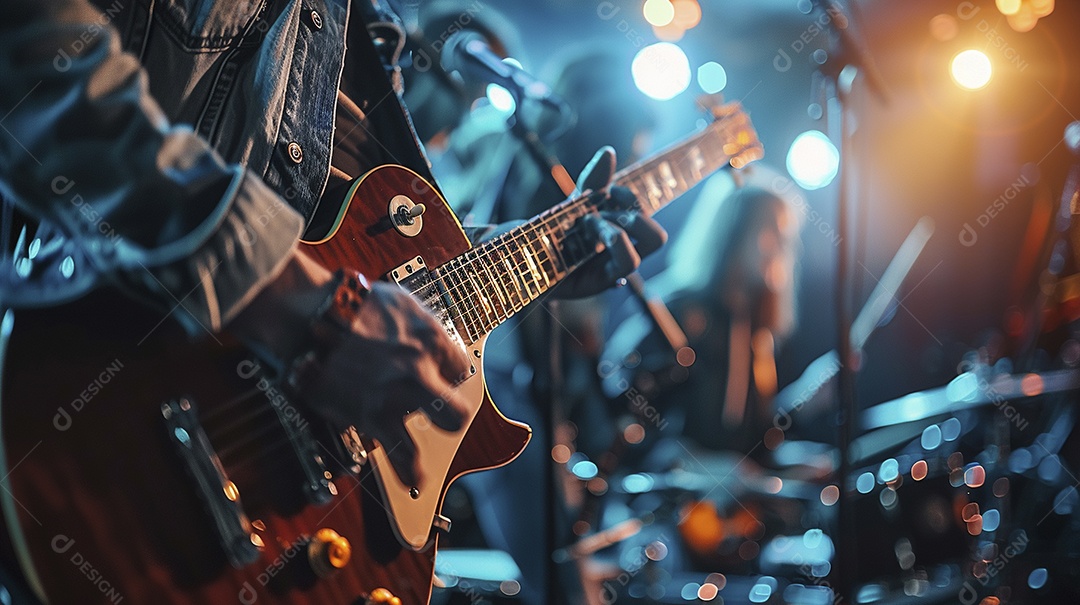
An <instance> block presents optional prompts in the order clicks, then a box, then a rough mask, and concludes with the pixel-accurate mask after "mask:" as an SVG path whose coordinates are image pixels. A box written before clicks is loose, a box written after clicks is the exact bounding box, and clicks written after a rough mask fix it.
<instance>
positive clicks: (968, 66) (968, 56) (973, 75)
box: [952, 49, 994, 90]
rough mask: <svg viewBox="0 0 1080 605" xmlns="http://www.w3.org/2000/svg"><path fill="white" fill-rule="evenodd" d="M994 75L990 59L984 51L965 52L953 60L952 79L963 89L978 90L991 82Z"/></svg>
mask: <svg viewBox="0 0 1080 605" xmlns="http://www.w3.org/2000/svg"><path fill="white" fill-rule="evenodd" d="M993 73H994V68H993V67H992V66H991V65H990V58H989V57H987V56H986V54H985V53H983V52H982V51H978V50H973V49H972V50H965V51H963V52H961V53H959V54H957V55H956V57H954V58H953V61H952V77H953V80H955V81H956V83H957V84H958V85H959V86H960V87H961V88H966V89H968V90H978V89H980V88H982V87H983V86H986V85H987V84H988V83H989V82H990V77H991V76H992V75H993Z"/></svg>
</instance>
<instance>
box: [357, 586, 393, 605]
mask: <svg viewBox="0 0 1080 605" xmlns="http://www.w3.org/2000/svg"><path fill="white" fill-rule="evenodd" d="M364 605H401V599H399V598H397V597H395V596H394V593H392V592H390V591H389V590H387V589H385V588H376V589H375V590H373V591H371V593H370V594H368V596H367V599H365V600H364Z"/></svg>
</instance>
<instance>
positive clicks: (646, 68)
mask: <svg viewBox="0 0 1080 605" xmlns="http://www.w3.org/2000/svg"><path fill="white" fill-rule="evenodd" d="M630 72H631V74H632V75H633V77H634V84H635V85H636V86H637V87H638V90H640V91H641V92H643V93H645V94H646V95H648V96H650V97H652V98H654V99H658V100H660V101H666V100H668V99H670V98H672V97H674V96H675V95H677V94H679V93H681V92H682V91H684V90H686V88H687V87H688V86H690V79H691V76H690V60H689V59H687V58H686V53H684V52H683V50H682V49H681V48H679V47H678V46H676V45H674V44H671V43H670V42H657V43H656V44H650V45H649V46H646V47H645V48H643V49H641V50H640V51H638V53H637V55H636V56H635V57H634V62H633V64H632V65H631V66H630Z"/></svg>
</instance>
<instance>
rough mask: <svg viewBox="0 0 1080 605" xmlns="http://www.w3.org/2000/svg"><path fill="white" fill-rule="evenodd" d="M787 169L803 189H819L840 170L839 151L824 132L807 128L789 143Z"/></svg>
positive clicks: (829, 181) (830, 180)
mask: <svg viewBox="0 0 1080 605" xmlns="http://www.w3.org/2000/svg"><path fill="white" fill-rule="evenodd" d="M787 169H788V173H789V174H790V175H791V178H793V179H795V182H796V183H798V184H799V186H800V187H802V188H803V189H807V190H813V189H821V188H822V187H825V186H826V185H828V184H829V183H831V182H832V181H833V179H835V178H836V174H837V172H838V171H839V170H840V152H839V151H837V149H836V145H833V143H832V141H830V140H829V137H827V136H825V134H824V133H822V132H821V131H819V130H808V131H806V132H804V133H802V134H800V135H799V136H797V137H795V141H794V142H792V143H791V149H789V150H788V154H787Z"/></svg>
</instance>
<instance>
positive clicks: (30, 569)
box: [0, 104, 762, 605]
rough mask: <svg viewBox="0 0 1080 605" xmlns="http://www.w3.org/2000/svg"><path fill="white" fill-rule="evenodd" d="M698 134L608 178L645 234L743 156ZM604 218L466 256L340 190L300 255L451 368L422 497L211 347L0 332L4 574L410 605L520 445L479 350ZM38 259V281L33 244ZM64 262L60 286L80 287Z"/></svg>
mask: <svg viewBox="0 0 1080 605" xmlns="http://www.w3.org/2000/svg"><path fill="white" fill-rule="evenodd" d="M713 112H714V116H715V120H714V121H713V122H712V123H711V124H710V125H709V126H707V127H706V128H705V129H703V130H702V131H700V132H698V133H696V134H694V135H693V136H691V137H690V138H689V139H687V140H686V141H684V142H682V143H680V144H677V145H674V146H672V147H670V148H668V149H667V150H666V151H664V152H662V153H660V154H658V155H657V156H655V157H653V158H651V159H647V160H644V161H642V162H639V163H637V164H635V165H633V166H631V167H629V168H626V169H625V170H622V171H620V172H619V173H618V174H617V175H616V180H615V182H616V184H618V185H622V186H625V187H628V188H629V189H631V190H632V191H633V192H634V193H635V194H636V195H637V197H638V200H639V203H640V205H641V210H642V211H643V212H645V213H646V214H652V213H654V212H656V211H657V210H659V209H660V208H661V207H663V206H664V205H666V204H667V203H669V202H671V201H672V200H674V199H675V198H676V197H678V196H679V195H681V194H682V193H684V192H685V191H687V190H688V189H690V188H691V187H693V186H694V185H695V184H696V183H698V182H699V181H701V180H702V179H704V178H705V177H707V176H708V175H710V174H711V173H713V172H715V171H716V170H719V169H720V168H722V167H724V166H726V165H728V164H730V165H732V166H734V167H736V168H741V167H742V166H743V165H745V164H746V163H748V162H750V161H752V160H755V159H757V158H759V157H760V156H761V153H762V150H761V145H760V144H759V142H758V140H757V135H756V134H755V132H754V129H753V127H752V125H751V123H750V121H749V118H748V117H747V115H746V114H745V113H744V112H743V111H742V109H741V108H740V107H739V106H738V105H737V104H729V105H725V106H723V107H720V108H716V109H714V110H713ZM605 203H606V200H605V196H603V195H598V194H592V193H589V192H586V193H585V194H584V195H582V196H580V197H577V198H575V199H570V200H567V201H564V202H563V203H561V204H559V205H557V206H555V207H553V208H551V209H549V210H547V211H546V212H544V213H543V214H540V215H539V216H537V217H535V218H534V219H532V220H531V221H528V222H527V223H524V224H522V225H520V226H518V227H516V228H514V229H512V230H510V231H509V232H506V233H504V234H502V235H500V236H498V237H496V238H493V239H492V240H490V241H487V242H484V243H483V244H480V245H476V246H472V245H471V244H470V242H469V240H468V238H467V237H466V236H465V234H464V232H463V231H462V229H461V227H460V225H459V224H458V222H457V219H456V218H455V216H454V214H453V213H452V211H451V210H450V208H449V206H447V204H446V203H445V201H444V200H443V199H442V197H441V196H440V194H439V193H438V192H437V191H436V189H434V188H433V187H432V186H431V185H430V184H429V183H427V182H426V181H425V180H424V179H423V178H421V177H419V176H418V175H416V174H415V173H413V172H412V171H410V170H408V169H406V168H403V167H401V166H382V167H380V168H377V169H375V170H372V171H371V172H369V173H367V174H366V175H364V176H363V177H361V178H359V179H357V180H356V181H355V182H354V183H353V184H352V187H351V189H350V190H349V192H348V195H347V197H346V199H345V201H344V203H343V205H342V206H341V211H340V213H339V214H338V215H337V219H336V221H335V222H334V224H333V228H332V229H331V231H330V232H329V234H328V235H327V236H326V237H325V238H323V239H321V240H319V241H310V242H304V243H303V247H304V248H305V251H306V252H307V253H308V254H310V255H311V256H313V257H314V258H316V259H318V260H319V261H320V262H321V263H323V264H324V265H325V266H326V267H327V268H329V269H332V270H336V269H338V268H350V269H354V270H358V271H360V272H362V273H364V274H365V275H367V276H372V277H374V276H379V277H382V278H385V279H387V280H389V281H392V282H396V283H397V284H399V285H400V286H401V287H403V288H405V289H407V290H408V291H409V292H411V293H412V294H414V295H415V296H416V297H418V298H419V299H420V300H422V301H423V302H424V303H425V304H426V305H427V306H428V307H429V308H430V309H431V311H432V312H433V313H434V314H435V315H436V317H437V318H438V319H439V320H440V321H441V322H442V325H443V326H444V327H445V329H446V331H447V333H448V334H449V335H450V336H451V337H452V338H453V339H454V340H455V341H457V342H459V343H460V345H461V346H462V347H463V348H464V349H466V350H467V351H468V355H469V357H470V358H471V360H472V362H473V367H472V374H471V376H470V377H468V378H466V379H465V380H464V381H463V382H462V383H461V384H460V385H458V387H459V388H460V389H461V392H462V393H464V394H465V396H466V398H467V400H468V401H469V402H470V403H471V409H470V413H469V417H468V418H467V419H466V422H465V423H464V425H463V427H462V428H461V429H460V430H458V431H444V430H441V429H439V428H437V427H435V426H433V425H431V424H430V423H428V422H427V419H426V416H424V415H423V414H422V413H420V412H413V413H412V414H410V415H408V416H406V417H405V420H404V422H405V425H406V427H407V430H408V431H409V432H410V434H411V435H412V437H413V439H414V440H415V441H416V444H417V450H418V454H417V456H418V458H417V460H418V465H419V467H420V469H421V472H422V477H423V479H422V480H421V481H420V482H419V484H418V485H405V484H402V483H401V481H400V480H399V478H398V476H397V474H396V473H395V472H394V471H393V469H392V468H391V466H390V464H389V463H388V460H387V457H386V453H385V452H384V450H383V448H382V447H381V446H380V445H379V444H378V443H377V442H372V441H370V440H368V439H366V438H365V437H364V436H363V433H364V431H363V429H364V427H330V426H328V425H327V424H326V423H325V422H323V421H321V420H320V419H319V418H317V417H315V416H314V415H313V414H311V413H309V412H308V411H307V410H306V409H305V406H304V404H303V398H302V397H300V396H298V394H297V393H294V392H292V391H291V389H290V388H289V387H288V380H287V377H285V376H277V375H275V374H273V373H272V372H270V371H269V370H268V368H265V367H264V365H265V364H263V363H261V362H260V360H259V359H258V358H257V357H256V356H255V355H254V354H253V353H252V352H251V351H249V350H247V349H246V348H245V347H243V346H241V345H240V344H239V343H238V342H237V341H236V340H235V339H234V338H232V337H230V335H229V334H228V333H227V332H226V333H224V334H216V335H213V336H209V335H208V336H207V337H206V338H203V339H202V340H200V341H197V342H192V341H191V339H189V338H187V337H186V336H185V335H184V333H182V331H181V330H180V328H179V326H177V325H175V322H172V321H168V320H167V319H163V318H162V314H161V312H160V311H158V310H151V309H148V308H147V307H145V306H144V305H141V304H139V303H136V302H133V301H131V300H130V299H129V298H127V297H125V296H123V295H121V294H120V293H119V292H117V291H116V290H115V289H113V288H111V287H99V288H97V289H95V290H93V291H92V292H91V293H89V294H87V295H85V296H82V297H81V298H79V299H78V300H75V301H71V302H68V303H65V304H61V305H57V306H52V307H50V308H40V309H28V310H18V311H10V310H8V311H6V312H5V313H4V315H3V321H2V323H0V363H2V366H3V374H2V379H0V380H2V382H0V398H2V399H0V404H2V407H0V436H2V439H3V444H2V448H0V473H2V474H3V476H4V478H3V480H2V482H0V487H2V488H3V489H0V503H2V505H3V512H4V525H5V526H6V530H7V531H6V535H7V539H6V540H5V542H4V543H3V544H0V546H3V547H4V548H3V551H6V552H0V556H5V557H7V558H11V559H14V560H15V561H17V563H18V564H20V565H21V566H22V569H23V570H24V573H25V575H26V576H27V578H28V579H29V581H30V582H31V584H32V585H33V586H34V587H35V588H36V589H37V590H38V591H39V592H40V593H41V594H42V595H43V596H45V597H46V598H47V599H48V601H49V602H50V603H61V604H64V603H77V604H80V605H82V604H90V603H121V602H123V603H154V604H162V603H170V604H177V605H179V604H191V605H203V604H206V603H234V602H239V603H244V604H250V603H255V602H258V603H260V604H269V603H292V604H303V603H312V604H314V603H320V604H329V603H335V604H336V603H348V604H352V603H405V604H408V605H415V604H420V603H426V602H427V601H428V599H429V598H430V595H431V590H432V583H433V581H434V573H433V570H434V561H435V551H436V549H435V547H436V544H437V541H438V535H439V533H441V532H444V531H448V530H449V529H450V524H451V521H450V519H447V518H445V517H444V516H443V515H442V514H441V505H442V499H443V496H444V495H445V493H446V490H447V487H448V486H449V485H450V483H451V482H452V481H454V479H455V478H457V477H459V476H461V475H463V474H465V473H469V472H473V471H477V470H481V469H488V468H493V467H496V466H500V465H503V464H506V463H508V462H509V461H511V460H513V459H514V458H515V457H516V456H517V455H518V454H519V453H520V452H521V450H522V449H523V448H524V447H525V445H526V444H527V443H528V441H529V437H530V429H529V427H527V426H526V425H523V424H521V423H518V422H514V421H512V420H509V419H507V418H506V417H504V416H503V415H502V414H501V413H500V412H499V410H498V409H497V408H496V407H495V405H494V404H493V403H492V401H491V399H490V397H489V396H488V393H487V391H486V389H485V386H484V377H483V354H484V344H485V342H486V340H487V337H488V335H489V334H490V333H491V331H492V330H493V329H495V328H496V327H497V326H499V325H500V324H501V323H502V322H504V321H506V320H507V319H508V318H509V317H511V316H513V315H514V314H515V313H518V312H520V311H521V310H522V309H524V308H525V307H526V306H527V305H529V304H530V303H532V302H534V301H536V299H538V298H539V297H541V296H542V295H543V294H544V293H545V292H546V291H548V290H550V289H551V288H552V287H554V286H555V285H556V284H558V283H559V282H560V281H561V280H562V279H563V278H565V277H566V276H567V275H569V274H570V273H571V272H573V271H574V270H575V269H576V268H578V267H580V266H581V265H582V264H583V263H584V262H585V261H587V260H589V259H590V258H592V257H593V256H594V255H596V254H597V250H596V249H595V248H594V247H593V246H591V245H586V244H585V243H584V242H585V239H584V238H583V237H581V236H580V235H579V231H578V230H576V229H575V227H574V225H575V223H576V222H577V221H578V219H580V218H581V217H582V216H584V215H586V214H588V213H594V212H598V211H599V210H601V209H602V208H603V207H604V204H605ZM37 244H38V249H37V252H36V257H35V259H34V262H39V263H40V262H44V261H45V257H47V256H49V255H48V254H46V253H45V248H48V247H49V244H48V243H46V244H42V242H40V241H37ZM33 246H34V243H33V242H31V243H30V244H29V246H28V248H31V249H32V248H33ZM17 252H18V250H17ZM53 256H55V254H53ZM30 257H34V255H28V254H26V251H25V250H24V251H23V253H22V254H21V255H17V256H16V258H15V259H14V260H15V263H16V265H19V266H22V265H24V264H25V262H26V261H27V260H29V259H30ZM69 261H71V257H67V258H65V259H64V262H62V263H60V264H59V268H58V269H57V271H60V272H61V273H62V274H63V278H65V279H78V273H77V271H72V266H71V264H72V263H71V262H69ZM357 362H358V363H379V360H377V359H364V360H357ZM419 403H424V402H419ZM417 407H418V408H419V407H420V406H419V405H418V406H417Z"/></svg>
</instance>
